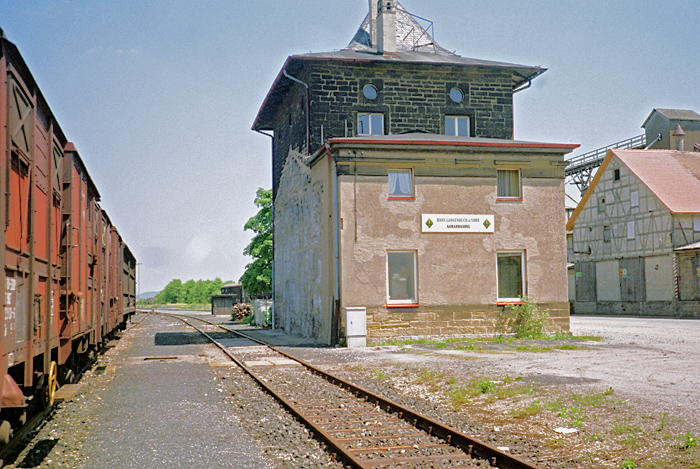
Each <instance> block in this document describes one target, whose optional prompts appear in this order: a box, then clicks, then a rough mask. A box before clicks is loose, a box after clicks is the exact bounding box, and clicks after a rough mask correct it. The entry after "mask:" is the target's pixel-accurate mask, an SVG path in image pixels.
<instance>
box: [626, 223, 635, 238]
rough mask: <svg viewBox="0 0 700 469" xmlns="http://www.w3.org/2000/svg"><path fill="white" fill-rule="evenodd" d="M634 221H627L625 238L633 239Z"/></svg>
mask: <svg viewBox="0 0 700 469" xmlns="http://www.w3.org/2000/svg"><path fill="white" fill-rule="evenodd" d="M634 235H635V232H634V221H628V222H627V239H630V240H631V239H634Z"/></svg>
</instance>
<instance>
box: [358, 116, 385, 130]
mask: <svg viewBox="0 0 700 469" xmlns="http://www.w3.org/2000/svg"><path fill="white" fill-rule="evenodd" d="M357 135H384V115H383V114H369V113H367V114H358V115H357Z"/></svg>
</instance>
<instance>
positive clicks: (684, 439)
mask: <svg viewBox="0 0 700 469" xmlns="http://www.w3.org/2000/svg"><path fill="white" fill-rule="evenodd" d="M678 439H679V441H680V443H679V444H678V449H680V450H681V451H687V450H689V449H691V448H695V447H696V446H698V443H700V441H699V440H698V439H697V438H696V437H694V436H693V435H691V434H690V432H687V433H686V434H685V435H678Z"/></svg>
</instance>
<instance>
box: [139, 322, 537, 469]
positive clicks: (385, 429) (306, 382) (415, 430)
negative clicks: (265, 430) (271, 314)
mask: <svg viewBox="0 0 700 469" xmlns="http://www.w3.org/2000/svg"><path fill="white" fill-rule="evenodd" d="M152 314H157V315H162V316H167V317H171V318H175V319H178V320H180V321H182V322H184V323H186V324H187V325H188V326H190V327H192V328H194V329H196V330H197V331H199V332H200V333H201V334H203V335H204V336H206V337H207V338H208V339H209V340H210V341H211V342H212V343H214V344H215V345H216V346H217V347H219V349H221V351H222V352H223V353H224V354H226V355H227V356H228V357H229V358H230V359H231V360H233V361H234V362H235V363H236V364H237V365H238V366H240V367H241V368H242V369H243V370H244V371H245V372H246V373H247V374H249V375H250V376H251V377H252V378H253V379H254V380H255V381H256V382H257V383H258V384H259V385H260V386H261V387H262V388H263V389H264V390H265V391H266V392H268V393H270V394H271V395H272V396H274V398H275V399H276V400H277V401H279V402H280V403H281V404H282V405H283V406H284V407H285V408H286V409H287V410H288V411H289V412H290V413H292V414H293V415H294V416H295V417H296V418H297V419H298V420H300V421H301V422H302V423H303V424H304V425H305V426H306V427H307V428H308V429H309V430H310V431H311V432H312V434H313V436H314V437H315V438H316V439H318V440H320V441H322V442H323V443H324V444H325V445H326V446H327V450H328V451H329V452H330V453H332V454H333V455H334V456H335V458H336V459H338V460H339V461H341V462H342V463H344V464H345V465H347V466H349V467H352V468H358V469H359V468H361V469H368V468H395V467H400V468H428V467H430V468H436V467H465V468H470V467H485V466H486V467H488V466H490V467H498V468H501V469H539V466H537V465H535V464H533V463H530V462H528V461H525V460H523V459H520V458H518V457H517V456H514V455H511V454H509V453H506V452H504V451H502V450H500V449H498V448H496V447H494V446H492V445H490V444H488V443H485V442H483V441H480V440H478V439H476V438H473V437H470V436H468V435H466V434H464V433H462V432H460V431H458V430H456V429H454V428H451V427H448V426H446V425H443V424H441V423H440V422H437V421H435V420H433V419H431V418H429V417H427V416H425V415H422V414H420V413H418V412H416V411H414V410H411V409H409V408H406V407H404V406H402V405H400V404H398V403H396V402H393V401H391V400H389V399H386V398H384V397H382V396H379V395H377V394H375V393H373V392H371V391H368V390H366V389H363V388H360V387H358V386H356V385H354V384H352V383H350V382H348V381H346V380H344V379H342V378H339V377H337V376H334V375H332V374H330V373H327V372H325V371H323V370H320V369H318V368H316V367H314V366H313V365H311V364H309V363H307V362H305V361H303V360H300V359H298V358H296V357H294V356H292V355H289V354H287V353H285V352H284V351H282V350H280V349H278V348H276V347H274V346H272V345H270V344H267V343H265V342H263V341H260V340H258V339H256V338H254V337H251V336H249V335H247V334H244V333H242V332H240V331H237V330H234V329H231V328H229V327H226V326H224V325H221V324H215V323H212V322H210V321H207V320H206V319H202V318H196V317H192V316H183V315H178V314H168V313H152ZM195 321H197V322H200V323H203V324H204V326H202V327H200V326H198V325H195V324H194V322H195ZM205 329H207V330H205ZM221 330H223V331H225V333H223V334H222V333H221V332H218V333H215V331H221ZM222 335H226V336H228V338H222V337H221V336H222ZM215 336H216V337H215ZM232 336H233V337H235V340H234V341H233V342H231V337H232Z"/></svg>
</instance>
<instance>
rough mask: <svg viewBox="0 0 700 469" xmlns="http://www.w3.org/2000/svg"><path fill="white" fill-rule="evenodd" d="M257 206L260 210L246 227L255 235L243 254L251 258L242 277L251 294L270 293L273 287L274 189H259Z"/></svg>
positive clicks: (245, 288)
mask: <svg viewBox="0 0 700 469" xmlns="http://www.w3.org/2000/svg"><path fill="white" fill-rule="evenodd" d="M255 205H256V206H257V207H258V208H260V210H259V211H258V213H257V214H256V215H255V216H254V217H251V218H250V220H248V221H247V222H246V224H245V226H244V228H245V229H246V230H252V231H253V232H254V233H255V236H253V239H252V240H251V241H250V244H249V245H248V246H246V248H245V249H244V250H243V254H245V255H247V256H251V257H252V258H253V262H251V263H250V264H248V265H247V266H246V268H245V272H244V273H243V276H242V277H241V280H240V282H241V284H242V285H243V289H244V290H245V291H247V292H248V293H250V294H253V295H255V294H258V293H263V292H269V291H270V289H271V285H272V189H268V190H265V189H263V188H262V187H261V188H258V191H257V192H256V196H255Z"/></svg>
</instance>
